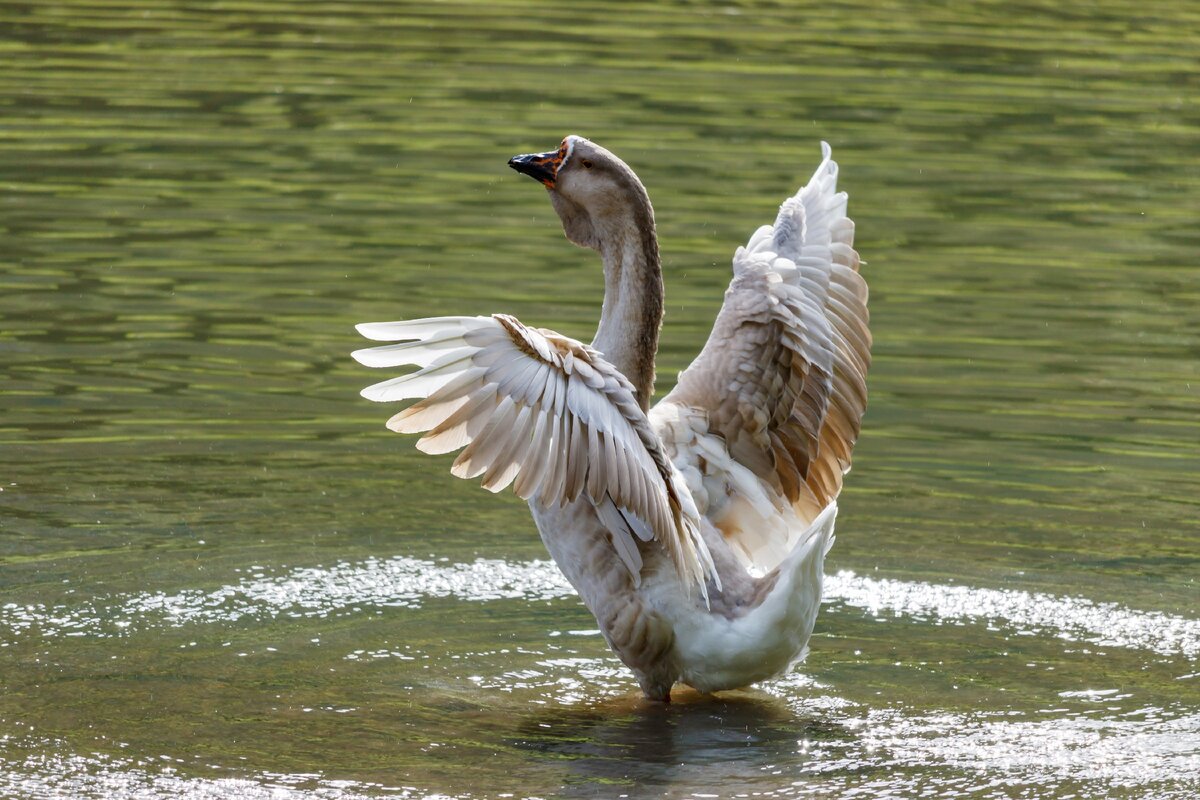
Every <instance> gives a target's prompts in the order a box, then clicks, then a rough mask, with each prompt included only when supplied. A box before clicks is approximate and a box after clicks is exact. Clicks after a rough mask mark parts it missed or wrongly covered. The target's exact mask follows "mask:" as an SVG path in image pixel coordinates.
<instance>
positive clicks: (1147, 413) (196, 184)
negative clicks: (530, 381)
mask: <svg viewBox="0 0 1200 800" xmlns="http://www.w3.org/2000/svg"><path fill="white" fill-rule="evenodd" d="M1198 55H1200V12H1198V10H1197V8H1196V7H1195V6H1192V5H1189V4H1185V3H1165V2H1142V3H1136V4H1135V3H1121V2H1109V3H1098V4H1092V5H1087V6H1084V5H1079V6H1063V5H1062V4H1059V3H1037V2H1030V3H1020V4H1009V3H984V4H972V5H969V6H968V5H966V4H951V3H945V4H941V3H939V4H930V5H923V6H907V5H903V4H869V3H862V4H852V3H843V4H835V5H829V4H816V5H805V4H770V5H763V6H758V5H754V4H749V3H732V4H727V5H717V4H707V3H679V4H669V5H667V4H664V5H657V6H653V7H647V6H645V5H641V4H632V3H620V2H595V3H571V4H557V5H551V4H535V3H521V2H506V3H489V4H481V3H472V2H445V3H420V4H418V3H411V4H410V3H383V2H341V3H328V4H327V3H317V2H298V1H297V2H260V1H259V0H245V2H230V3H204V2H168V1H167V0H160V1H158V2H153V1H152V0H143V2H125V3H121V2H101V0H94V2H90V3H89V2H65V3H45V2H29V3H12V2H0V243H2V244H0V367H2V368H3V371H2V373H0V375H2V381H0V489H2V491H0V795H3V796H6V797H8V796H11V797H20V798H25V797H36V798H43V797H46V798H49V797H54V798H58V797H72V798H74V797H96V798H107V797H125V796H137V797H164V798H166V797H179V796H186V797H218V796H234V795H236V796H246V797H271V798H276V797H283V798H292V797H297V798H316V797H320V798H338V799H339V800H340V799H341V798H352V797H360V796H368V797H370V796H393V795H398V796H404V797H408V796H411V797H426V796H431V795H432V796H453V797H466V796H469V797H486V798H492V797H506V796H512V797H553V796H573V797H603V798H606V797H617V796H620V795H626V796H630V797H656V796H667V797H692V796H717V797H722V798H724V797H740V796H750V797H752V796H768V797H844V798H866V797H905V798H907V797H918V796H939V797H953V796H961V797H989V798H992V797H994V798H1017V797H1019V798H1058V797H1061V798H1068V797H1096V798H1101V797H1162V798H1190V797H1193V796H1195V794H1196V793H1197V792H1200V744H1198V742H1200V663H1198V662H1200V621H1198V620H1200V610H1198V609H1197V606H1198V605H1200V602H1198V601H1200V587H1198V586H1197V576H1198V575H1200V547H1198V545H1200V478H1198V477H1197V476H1198V474H1200V413H1198V412H1200V310H1198V309H1200V271H1198V270H1197V267H1196V261H1195V259H1196V256H1195V254H1196V252H1197V251H1198V249H1200V228H1198V227H1197V221H1198V220H1197V217H1198V216H1200V166H1198V164H1200V161H1198V158H1200V146H1198V145H1200V140H1198V139H1197V131H1198V130H1200V106H1198V105H1197V102H1196V99H1195V98H1196V97H1197V96H1198V95H1200V60H1198V59H1197V56H1198ZM566 133H579V134H582V135H585V136H588V137H589V138H592V139H594V140H596V141H597V142H600V143H602V144H604V145H605V146H607V147H609V148H610V149H612V150H614V151H616V152H617V153H619V154H621V155H622V157H623V158H624V159H625V160H626V161H628V162H629V163H630V164H631V165H632V166H633V167H634V169H635V170H637V172H638V173H639V175H640V176H641V177H642V179H643V181H644V182H645V183H646V185H647V186H648V188H649V191H650V195H651V198H652V200H653V202H654V204H655V209H656V212H657V217H658V224H659V233H660V237H661V240H662V248H663V253H664V260H665V269H666V281H667V292H668V316H667V321H666V324H665V327H664V333H663V351H662V353H661V354H660V362H659V364H660V366H659V375H660V380H659V386H658V390H659V392H660V393H661V392H665V391H666V390H667V389H669V388H670V385H671V384H672V382H673V380H674V376H675V374H676V373H677V371H678V370H679V369H681V368H682V367H683V366H684V365H686V364H687V363H688V361H689V360H690V358H691V357H692V355H694V354H695V352H696V351H697V350H698V348H699V346H700V344H701V343H702V342H703V340H704V337H705V336H706V334H707V330H708V326H709V325H710V324H711V320H712V317H713V315H714V314H715V312H716V309H717V307H718V305H719V303H720V299H721V293H722V291H723V288H724V286H725V284H726V282H727V280H728V276H729V267H728V264H729V258H730V255H731V253H732V251H733V248H734V247H735V246H737V245H738V244H740V243H742V242H744V241H745V240H746V238H747V237H748V236H749V234H750V233H751V232H752V231H753V230H754V228H755V227H757V226H758V225H760V224H762V223H765V222H768V221H770V219H771V218H772V216H773V213H774V209H775V206H776V205H777V204H778V202H779V201H780V200H781V199H782V198H783V197H784V196H786V195H787V194H789V193H791V192H792V191H794V190H795V188H796V187H797V185H798V184H799V182H801V181H802V180H803V179H805V178H806V177H807V176H808V174H809V173H810V172H811V170H812V168H813V167H814V166H815V164H816V162H817V160H818V155H819V149H818V142H819V141H820V140H821V139H826V140H828V141H829V142H830V143H831V144H832V145H833V147H834V153H835V156H836V157H837V158H838V160H839V161H840V163H841V166H842V181H841V185H842V187H843V188H845V189H846V190H848V191H849V193H850V196H851V201H850V212H851V215H852V216H853V217H854V218H855V219H856V221H857V223H858V237H857V244H858V248H859V250H860V252H861V253H862V254H863V256H864V258H866V259H867V261H868V262H869V263H868V266H867V267H866V268H865V274H866V275H867V277H868V280H869V281H870V284H871V291H872V295H871V309H872V329H873V331H874V334H875V363H874V366H873V368H872V373H871V377H870V391H871V405H870V409H869V411H868V415H867V418H866V420H865V425H864V430H863V435H862V438H861V440H860V442H859V446H858V449H857V455H856V460H855V468H854V471H853V472H852V473H851V475H850V476H849V478H848V480H847V484H846V490H845V492H844V493H843V495H842V501H841V514H840V516H839V521H838V541H837V545H836V547H835V548H834V550H833V552H832V553H831V555H830V559H829V563H828V571H829V572H830V574H831V575H836V576H837V577H836V578H835V579H833V580H831V581H830V586H829V595H830V596H829V599H828V601H827V605H826V608H825V609H824V610H823V612H822V615H821V617H820V618H819V619H818V622H817V629H816V633H815V635H814V638H813V641H812V654H811V656H810V657H809V659H808V661H807V662H806V664H805V665H804V666H803V667H802V668H801V670H800V671H799V672H798V673H797V674H795V675H793V676H791V677H789V678H787V679H784V680H782V681H779V682H776V683H773V684H768V685H766V686H764V687H760V688H758V689H754V690H751V691H747V692H741V693H729V694H726V695H722V696H721V697H720V698H717V699H706V698H698V697H694V696H691V695H688V694H687V693H683V694H682V695H681V696H680V697H679V700H680V702H677V703H676V704H673V705H672V706H671V707H670V708H660V707H654V706H646V705H643V704H641V703H640V702H639V701H637V699H636V696H637V693H636V684H635V683H634V681H633V680H632V678H631V677H630V675H629V674H628V673H626V672H625V671H624V669H623V668H622V667H621V665H620V663H619V662H617V661H616V660H615V659H614V658H613V657H612V656H611V655H609V654H608V653H607V651H606V649H605V647H604V645H603V642H602V640H601V639H600V637H599V636H598V635H597V634H596V633H595V631H594V630H593V629H594V627H595V623H594V620H592V619H591V618H590V617H589V616H588V615H587V613H586V611H585V610H584V609H583V608H582V607H581V606H580V605H579V604H578V602H577V601H575V600H574V599H572V598H571V596H570V595H569V592H568V591H567V590H565V589H564V588H563V586H562V583H561V579H559V578H557V577H556V573H555V572H554V570H553V568H552V567H550V566H549V565H547V564H545V563H543V562H541V561H540V560H541V559H544V558H545V554H544V551H543V550H542V548H541V545H540V543H539V542H538V540H537V536H536V533H535V532H534V530H533V527H532V523H531V522H530V521H529V518H528V512H527V510H526V509H525V507H524V505H523V504H522V503H521V502H520V501H518V500H516V499H515V498H513V497H510V496H502V497H493V496H491V495H489V494H487V493H486V492H481V491H480V490H479V489H478V488H477V487H475V486H473V485H471V484H470V483H467V482H462V481H456V480H454V479H452V478H451V477H449V475H448V471H447V467H448V463H449V459H448V458H429V457H426V456H420V455H419V454H417V453H416V452H415V450H414V448H413V447H412V442H411V441H410V440H405V439H403V438H401V437H396V436H394V435H391V434H389V433H388V432H387V431H385V430H384V429H383V427H382V423H383V420H384V419H385V418H386V416H387V413H388V412H387V410H386V409H383V408H381V407H379V406H375V405H374V404H371V403H368V402H366V401H364V400H362V399H360V398H359V397H358V395H357V392H358V390H359V389H360V388H361V387H362V386H363V385H365V384H367V383H369V382H372V381H373V380H375V379H377V378H378V376H377V374H376V373H371V372H369V371H367V370H364V369H362V368H361V367H358V366H357V365H355V364H354V363H353V362H352V361H351V360H350V359H349V356H348V354H349V351H350V350H352V349H355V348H356V347H359V346H360V345H361V341H360V340H359V339H358V338H357V336H356V334H355V333H354V331H353V327H352V326H353V323H355V322H360V321H366V320H381V319H395V318H403V317H413V316H427V315H435V314H484V313H491V312H493V311H506V312H509V313H513V314H516V315H517V316H519V317H521V318H522V319H523V320H525V321H526V322H529V323H532V324H536V325H541V326H547V327H553V328H556V329H558V330H560V331H562V332H564V333H567V334H570V335H573V336H577V337H582V338H587V337H589V336H590V334H591V332H592V330H593V329H594V325H595V321H596V318H597V316H598V313H599V301H600V296H601V291H602V283H601V276H600V272H599V266H598V263H597V262H596V260H595V258H594V254H592V253H590V252H586V251H583V250H579V249H576V248H573V247H571V246H570V245H569V244H567V243H566V242H565V241H564V240H563V238H562V234H561V231H560V229H559V226H558V222H557V219H556V218H555V216H554V214H553V212H552V210H551V209H550V207H549V204H548V203H547V202H546V198H545V194H544V192H543V191H541V190H540V189H538V187H537V186H536V185H534V184H532V183H531V182H530V181H528V180H527V179H523V178H520V177H519V176H517V175H516V174H514V173H512V172H511V170H509V169H507V167H506V166H505V162H506V160H507V158H508V157H509V156H510V155H512V154H515V153H521V152H529V151H531V150H543V149H548V148H551V147H553V146H555V145H556V144H557V142H558V141H559V139H560V138H561V137H562V136H563V135H564V134H566ZM477 559H487V560H488V561H487V563H484V564H480V565H476V566H473V567H471V566H469V565H472V564H474V562H476V560H477ZM838 573H840V574H838ZM851 573H853V574H851ZM1096 604H1107V605H1096Z"/></svg>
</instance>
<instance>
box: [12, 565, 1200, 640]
mask: <svg viewBox="0 0 1200 800" xmlns="http://www.w3.org/2000/svg"><path fill="white" fill-rule="evenodd" d="M573 593H574V592H573V589H572V588H571V586H570V584H569V583H567V581H566V579H565V578H564V577H563V576H562V573H560V572H559V570H558V568H557V567H556V566H555V565H554V564H553V563H552V562H550V561H545V560H538V561H529V562H518V563H511V562H507V561H502V560H499V559H479V560H477V561H473V562H470V563H459V564H438V563H435V562H433V561H427V560H421V559H415V558H409V557H406V556H397V557H394V558H390V559H368V560H366V561H362V562H357V563H340V564H336V565H334V566H332V567H304V568H299V569H295V570H291V571H289V572H286V573H283V574H280V575H266V574H263V573H257V574H256V576H255V577H252V578H248V579H245V580H242V581H240V582H238V583H237V584H231V585H227V586H223V587H221V588H219V589H216V590H210V591H205V590H200V589H185V590H182V591H179V592H175V593H172V594H168V593H165V592H146V593H138V594H133V595H126V596H116V597H113V598H100V599H97V600H93V601H90V602H87V603H83V604H80V605H77V606H67V605H54V606H47V605H44V604H38V603H33V604H18V603H9V604H7V605H5V606H3V607H2V608H0V630H2V631H4V632H5V634H6V635H3V638H2V639H0V641H4V640H7V641H12V640H14V639H15V638H17V637H19V635H21V634H25V633H34V632H36V633H40V634H41V635H42V636H46V637H51V636H63V635H76V636H78V635H87V636H120V635H125V634H128V633H131V632H134V631H138V630H143V629H147V628H155V627H163V626H167V627H177V626H181V625H187V624H194V623H201V624H213V623H236V622H238V621H241V620H255V619H272V618H279V617H290V618H312V617H325V616H339V615H346V614H353V613H358V612H359V611H360V610H361V609H362V607H364V606H374V607H406V608H415V607H418V606H420V605H421V603H422V602H423V601H425V600H428V599H431V598H447V597H451V598H455V599H458V600H466V601H474V602H486V601H492V600H506V599H511V600H516V599H524V600H530V601H545V600H552V599H556V598H563V597H570V596H572V595H573ZM825 600H826V602H827V603H832V604H836V605H841V606H844V607H848V608H854V609H861V610H862V611H864V612H866V613H867V614H869V615H871V616H879V615H880V614H881V613H885V612H886V613H891V614H895V615H900V616H905V617H912V618H917V619H927V620H932V621H937V622H939V623H943V622H964V623H977V622H986V623H989V624H992V625H996V626H1001V627H1003V628H1005V629H1007V630H1008V631H1011V632H1013V633H1018V634H1027V633H1035V634H1047V635H1052V636H1055V637H1057V638H1060V639H1064V640H1067V641H1081V642H1089V643H1091V644H1094V645H1098V646H1110V647H1123V648H1131V649H1139V650H1148V651H1150V652H1153V653H1157V654H1159V655H1164V656H1176V657H1178V656H1182V657H1184V658H1186V659H1196V658H1197V657H1198V656H1200V620H1197V619H1189V618H1185V617H1178V616H1172V615H1169V614H1163V613H1161V612H1156V611H1140V610H1137V609H1131V608H1126V607H1124V606H1121V605H1119V604H1116V603H1097V602H1094V601H1092V600H1088V599H1086V598H1080V597H1061V596H1056V595H1050V594H1045V593H1040V592H1026V591H1020V590H1013V589H987V588H978V587H970V586H952V585H947V584H932V583H923V582H917V581H901V580H893V579H886V578H885V579H878V578H868V577H864V576H861V575H856V574H854V573H853V572H839V573H837V574H836V575H831V576H829V577H827V578H826V583H825Z"/></svg>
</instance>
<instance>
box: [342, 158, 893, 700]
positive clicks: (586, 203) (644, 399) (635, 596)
mask: <svg viewBox="0 0 1200 800" xmlns="http://www.w3.org/2000/svg"><path fill="white" fill-rule="evenodd" d="M822 150H823V156H824V157H823V160H822V161H821V165H820V166H819V167H817V170H816V172H815V173H814V175H813V177H812V180H810V181H809V183H808V185H807V186H805V187H804V188H803V189H801V190H800V191H799V192H798V193H797V194H796V195H795V196H794V197H791V198H788V199H787V200H786V201H784V203H783V205H782V206H781V208H780V210H779V216H778V217H777V218H776V220H775V224H774V225H766V226H763V227H761V228H759V229H758V231H756V232H755V234H754V235H753V236H752V237H750V241H749V243H748V244H747V245H746V246H745V247H739V248H738V250H737V252H736V253H735V254H734V257H733V281H732V283H730V285H729V289H728V290H727V291H726V292H725V303H724V306H723V307H722V309H721V311H720V313H719V314H718V316H717V320H716V324H715V325H714V326H713V331H712V334H711V335H710V336H709V339H708V342H707V344H705V346H704V349H703V350H702V351H701V353H700V355H699V356H698V357H697V358H696V360H695V361H694V362H692V364H691V366H689V367H688V368H687V369H686V370H684V371H683V372H682V373H681V374H680V375H679V383H678V385H676V387H675V388H674V389H673V390H672V391H671V392H670V394H668V395H667V396H666V397H664V398H663V399H662V400H661V401H659V402H658V404H657V405H655V406H654V408H653V409H650V408H649V402H650V397H651V394H652V390H653V385H654V357H655V353H656V351H657V348H658V332H659V327H660V325H661V322H662V315H663V288H662V270H661V267H660V262H659V254H658V240H657V237H656V235H655V229H654V211H653V209H652V208H651V206H650V200H649V198H648V197H647V195H646V190H645V188H644V187H643V186H642V183H641V181H639V180H638V178H637V176H636V175H635V174H634V173H633V170H631V169H630V168H629V167H628V166H626V165H625V163H624V162H623V161H621V160H620V159H619V158H617V157H616V156H615V155H613V154H612V153H610V152H609V151H607V150H605V149H604V148H602V147H600V146H598V145H596V144H594V143H592V142H590V141H588V140H587V139H584V138H582V137H579V136H568V137H567V138H566V139H564V140H563V142H562V145H561V146H560V147H559V149H558V150H557V151H551V152H548V153H540V154H534V155H523V156H516V157H515V158H513V159H511V160H510V161H509V162H508V163H509V166H511V167H512V168H513V169H515V170H517V171H518V172H521V173H524V174H526V175H529V176H530V177H533V178H535V179H536V180H538V181H540V182H541V183H543V184H544V185H545V186H546V188H547V190H548V192H549V195H550V201H551V203H552V204H553V205H554V209H555V211H557V212H558V215H559V217H560V218H561V219H562V224H563V230H564V231H565V232H566V235H567V238H568V239H570V240H571V241H572V242H574V243H575V244H578V245H581V246H584V247H591V248H593V249H594V250H597V251H599V253H600V255H601V257H602V259H603V261H604V284H605V289H604V308H603V311H602V312H601V315H600V326H599V328H598V329H597V331H596V337H595V338H594V339H593V340H592V344H591V345H590V346H589V345H585V344H583V343H581V342H577V341H575V340H574V339H569V338H567V337H566V336H562V335H560V334H558V333H555V332H553V331H550V330H546V329H544V328H531V327H528V326H526V325H524V324H522V323H521V322H519V321H518V320H516V319H514V318H513V317H510V316H507V315H504V314H495V315H493V316H490V317H439V318H432V319H417V320H409V321H404V322H378V323H367V324H363V325H359V326H358V330H359V331H360V332H361V333H362V334H363V335H364V336H366V337H367V338H369V339H374V340H377V341H384V342H400V343H399V344H389V345H384V346H382V347H372V348H369V349H365V350H359V351H357V352H355V353H354V357H355V358H356V359H357V360H358V361H359V362H361V363H362V364H365V365H367V366H370V367H395V366H399V365H404V364H410V365H415V366H418V367H420V368H421V369H420V370H418V371H416V372H412V373H410V374H407V375H403V376H401V377H397V378H392V379H391V380H387V381H384V382H382V383H377V384H375V385H374V386H370V387H368V388H367V389H364V390H363V392H362V394H363V396H364V397H366V398H368V399H370V400H375V401H379V402H391V401H396V400H408V399H419V402H417V403H415V404H413V405H410V406H409V407H407V408H406V409H405V410H403V411H401V412H400V413H399V414H396V415H395V416H394V417H392V418H391V419H390V420H389V421H388V423H387V426H388V428H390V429H391V430H393V431H397V432H400V433H418V432H427V433H426V435H425V436H424V437H423V438H422V439H420V440H419V441H418V442H417V447H418V448H419V449H421V450H422V451H424V452H426V453H447V452H450V451H452V450H457V449H459V448H463V447H465V448H466V449H465V450H463V452H462V453H461V454H460V455H459V456H458V458H457V460H455V462H454V466H453V468H452V470H451V471H452V472H453V473H454V474H455V475H457V476H458V477H460V478H475V477H479V476H482V478H483V486H484V488H486V489H489V490H491V491H493V492H498V491H500V490H502V489H503V488H504V487H506V486H508V485H509V484H512V485H513V487H514V489H515V491H516V493H517V494H518V495H520V496H521V497H522V498H524V499H526V500H528V501H529V505H530V508H531V510H532V511H533V518H534V520H535V522H536V523H537V527H538V530H539V531H540V533H541V537H542V541H543V542H545V545H546V548H547V549H548V550H549V551H550V554H551V555H552V556H553V557H554V560H555V561H556V562H557V563H558V565H559V567H560V568H561V569H562V571H563V572H564V573H565V574H566V576H567V578H568V579H569V580H570V581H571V584H572V585H573V586H574V587H575V589H576V591H578V592H579V594H580V596H581V597H582V598H583V601H584V603H585V604H586V605H587V607H588V608H589V609H590V610H591V612H592V613H593V614H594V615H595V616H596V620H597V622H598V623H599V625H600V629H601V631H602V632H603V634H604V637H605V639H606V640H607V641H608V644H609V646H610V647H611V648H612V649H613V651H614V652H616V654H617V655H618V656H619V657H620V659H621V660H622V661H623V662H625V664H626V665H628V666H629V668H630V669H631V670H633V672H634V674H635V675H636V676H637V678H638V681H639V682H640V684H641V687H642V691H643V693H644V694H645V695H646V697H648V698H651V699H655V700H664V701H666V700H670V693H671V687H672V686H673V685H674V684H675V683H676V682H677V681H682V682H684V683H687V684H689V685H691V686H693V687H694V688H696V689H698V690H700V691H702V692H712V691H718V690H721V689H730V688H736V687H740V686H745V685H747V684H750V683H753V682H755V681H760V680H764V679H767V678H770V677H773V676H775V675H778V674H781V673H783V672H786V671H787V670H788V669H789V668H791V667H792V666H793V665H794V664H796V663H798V662H799V661H800V660H802V659H803V658H804V657H805V655H806V654H807V652H808V647H807V643H808V639H809V636H810V634H811V633H812V629H813V623H814V622H815V620H816V615H817V609H818V607H819V605H820V601H821V580H822V568H823V565H824V561H825V554H826V552H827V551H828V550H829V547H830V545H831V544H832V543H833V523H834V518H835V516H836V515H837V504H836V499H837V495H838V492H839V491H840V490H841V486H842V475H843V474H844V473H845V472H846V471H848V470H849V468H850V451H851V449H852V447H853V445H854V441H855V439H856V438H857V436H858V432H859V424H860V420H861V418H862V415H863V411H864V409H865V407H866V373H867V366H868V364H869V362H870V345H871V335H870V332H869V330H868V327H867V305H866V304H867V286H866V283H865V282H864V280H863V279H862V277H861V276H860V275H859V273H858V265H859V258H858V254H857V253H856V252H855V251H854V248H853V240H854V223H853V222H851V221H850V219H848V218H847V217H846V194H845V193H844V192H838V191H837V164H836V162H834V161H833V160H832V158H831V157H830V149H829V146H828V145H826V144H824V143H822Z"/></svg>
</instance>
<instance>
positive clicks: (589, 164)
mask: <svg viewBox="0 0 1200 800" xmlns="http://www.w3.org/2000/svg"><path fill="white" fill-rule="evenodd" d="M579 163H580V164H583V168H584V169H591V168H592V162H590V161H588V160H587V159H586V158H585V159H583V160H582V161H580V162H579Z"/></svg>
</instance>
